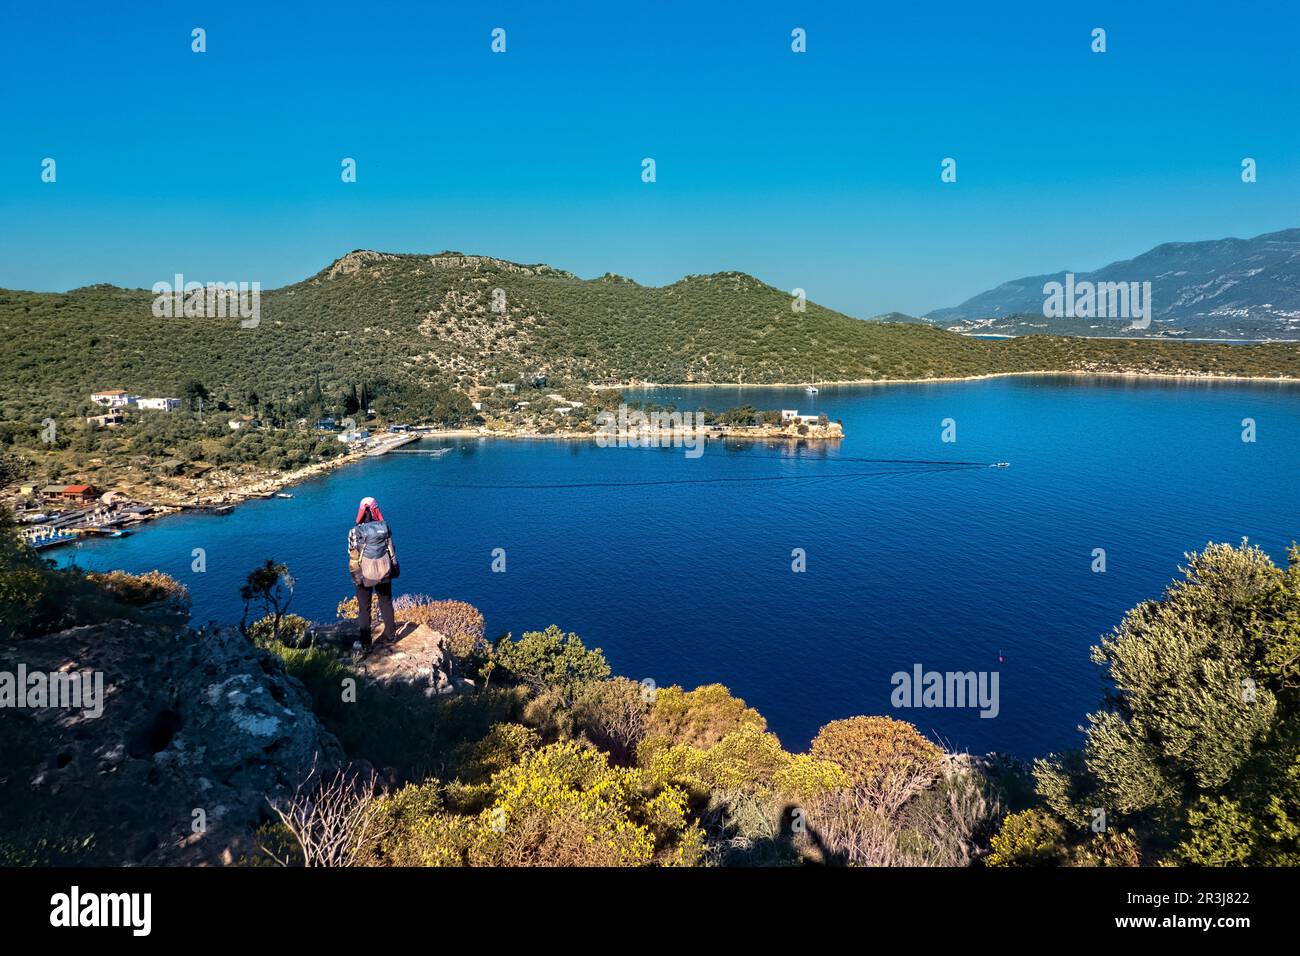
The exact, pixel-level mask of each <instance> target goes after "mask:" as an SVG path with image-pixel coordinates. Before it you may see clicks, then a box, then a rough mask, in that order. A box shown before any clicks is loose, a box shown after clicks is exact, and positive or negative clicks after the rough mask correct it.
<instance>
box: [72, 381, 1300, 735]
mask: <svg viewBox="0 0 1300 956" xmlns="http://www.w3.org/2000/svg"><path fill="white" fill-rule="evenodd" d="M631 395H632V396H633V397H638V398H648V399H652V400H655V401H659V402H667V401H676V402H679V403H680V404H681V406H682V407H685V408H690V407H698V406H699V405H706V406H708V407H710V408H714V409H721V408H725V407H728V406H732V405H736V404H741V403H745V402H748V403H752V404H754V405H756V406H758V407H763V408H772V407H784V408H798V409H799V410H800V411H805V412H825V413H826V414H827V415H829V416H830V417H831V418H833V419H841V420H843V422H844V427H845V432H846V434H847V437H846V438H845V440H844V441H843V442H841V443H839V444H838V445H836V446H828V445H816V446H809V447H801V448H791V447H788V446H786V445H780V446H772V447H769V446H764V445H753V444H739V443H727V444H723V443H711V444H710V445H709V447H708V448H707V450H706V452H705V454H704V455H703V457H701V458H698V459H695V460H691V459H688V458H686V457H685V456H684V455H683V453H682V451H681V450H680V449H615V448H605V449H602V448H599V447H597V446H596V445H595V444H594V443H592V442H567V441H564V442H561V441H523V440H521V441H504V440H480V439H472V440H454V441H442V442H432V441H431V442H422V443H420V444H419V445H415V446H410V447H411V448H412V449H417V450H418V449H429V448H434V447H441V446H444V445H450V448H451V450H450V452H448V453H447V454H445V455H442V456H440V457H439V456H433V455H428V454H392V455H389V456H387V457H384V458H378V459H373V460H369V461H366V462H363V463H360V464H357V465H355V466H351V467H348V468H345V469H342V470H341V471H339V472H336V473H334V474H332V475H329V476H326V477H323V478H320V479H316V480H313V481H310V482H307V483H304V484H302V485H298V486H296V487H294V488H293V489H291V491H292V493H293V494H294V496H295V497H294V499H293V500H292V501H287V500H278V499H271V500H266V501H257V502H251V503H249V504H246V505H241V506H240V507H239V508H238V509H237V510H236V512H235V514H233V515H231V516H228V517H209V516H193V517H175V518H169V519H165V520H163V521H159V522H157V523H155V524H153V525H150V526H146V527H145V528H144V529H143V530H141V531H138V532H137V533H136V534H135V535H133V536H132V537H130V538H128V539H125V540H122V541H98V542H87V543H84V544H82V545H80V546H79V547H77V548H75V549H70V550H67V551H64V552H62V553H61V554H60V553H58V552H56V555H58V557H59V558H60V560H62V561H65V562H66V561H76V562H77V563H79V564H81V565H82V566H85V567H88V568H93V569H106V568H125V569H128V570H133V571H141V570H147V569H152V568H159V569H161V570H163V571H166V572H168V573H169V574H172V575H174V576H176V577H177V578H179V579H180V580H182V581H183V582H185V583H186V584H187V585H188V586H189V587H190V589H191V591H192V592H193V596H194V617H195V620H196V621H200V622H201V621H206V620H209V619H217V620H221V621H227V622H232V621H235V620H237V619H238V617H239V613H240V604H239V600H238V595H237V588H238V585H239V583H240V581H241V579H242V578H243V576H245V575H246V574H247V573H248V571H249V570H250V569H251V568H252V567H253V566H254V565H255V564H257V563H258V562H260V561H261V560H264V559H265V558H267V557H274V558H275V559H276V560H277V561H284V562H287V563H288V565H289V567H290V569H291V571H292V573H293V574H294V576H295V578H296V579H297V589H296V593H295V596H294V603H293V608H292V609H293V610H294V611H296V612H297V613H300V614H303V615H305V616H307V617H311V618H315V619H321V620H326V619H332V618H333V616H334V610H335V606H336V604H337V602H338V601H339V600H340V599H341V598H343V597H345V596H347V595H348V594H349V587H350V585H349V580H348V577H347V569H346V554H345V535H346V532H347V528H348V525H349V523H350V521H351V520H352V517H353V516H354V514H355V512H356V506H357V501H358V499H360V498H361V497H362V496H364V495H373V496H375V497H376V498H377V499H378V500H379V502H380V504H381V506H382V507H383V510H384V514H385V516H386V517H387V518H388V519H389V521H390V523H391V525H392V526H393V528H394V533H395V538H396V543H397V547H398V551H399V554H400V556H401V559H402V577H401V579H400V581H399V585H400V587H399V590H407V591H413V592H422V593H427V594H430V595H432V596H435V597H456V598H460V599H463V600H467V601H470V602H471V603H473V604H475V605H477V606H478V607H480V608H482V609H483V611H484V613H485V614H486V616H487V621H488V628H489V634H491V635H496V634H498V633H500V632H503V631H507V630H509V631H513V632H514V633H515V634H516V635H517V634H519V633H520V632H522V631H525V630H533V629H538V628H543V627H545V626H546V625H548V624H552V623H554V624H559V625H560V626H561V627H563V628H565V629H567V630H573V631H577V632H578V633H579V634H581V635H582V637H583V639H584V640H585V641H587V643H588V644H589V645H595V646H599V647H601V648H603V649H604V651H605V653H606V655H607V656H608V658H609V660H610V663H611V664H612V666H613V668H614V670H615V672H617V673H621V674H626V675H628V676H630V677H634V678H637V679H642V678H646V677H649V678H653V679H654V680H655V681H656V682H657V683H658V684H659V685H661V686H663V685H667V684H671V683H680V684H683V685H686V686H688V687H691V686H695V685H697V684H701V683H708V682H714V681H717V682H721V683H724V684H726V685H728V686H729V687H731V688H732V690H733V691H734V692H735V693H737V694H738V695H740V696H742V697H744V698H745V699H746V700H747V701H748V702H749V703H750V704H751V705H752V706H754V707H757V708H758V709H759V710H760V711H761V712H762V713H763V714H764V715H765V716H766V717H767V719H768V722H769V725H770V727H771V729H772V730H774V731H775V732H776V733H777V734H779V735H780V737H781V739H782V740H783V741H784V742H785V744H786V745H787V746H789V747H792V748H796V749H800V748H802V747H804V746H805V745H806V744H807V743H808V741H809V740H810V739H811V737H812V736H813V735H814V734H815V733H816V731H817V728H818V727H819V726H820V725H822V724H823V723H825V722H826V721H829V720H832V719H835V718H837V717H846V716H851V715H854V714H874V713H890V714H893V715H895V716H898V717H901V718H904V719H908V720H911V721H913V722H915V723H916V724H917V725H918V726H920V727H921V729H922V730H924V731H926V732H927V733H929V734H931V735H932V736H934V737H935V738H936V739H939V740H942V741H944V742H945V743H947V744H948V745H950V746H952V747H956V748H962V749H970V750H972V751H986V750H993V749H996V750H1004V751H1010V752H1012V753H1016V754H1020V755H1022V756H1032V755H1035V754H1040V753H1043V752H1046V751H1049V750H1052V749H1056V748H1060V747H1062V746H1068V745H1071V744H1072V743H1074V742H1075V741H1076V740H1077V739H1078V731H1077V727H1078V724H1079V723H1080V721H1081V720H1082V719H1083V718H1084V715H1085V714H1086V713H1087V712H1088V711H1089V710H1090V709H1092V708H1094V707H1095V706H1096V705H1097V703H1098V702H1099V700H1100V698H1101V694H1102V690H1103V686H1102V682H1101V680H1100V675H1099V671H1098V668H1097V667H1096V666H1095V665H1093V664H1092V663H1091V662H1090V660H1089V656H1088V649H1089V646H1090V645H1092V644H1093V643H1095V642H1096V640H1097V638H1098V637H1099V636H1100V635H1101V634H1103V633H1104V632H1106V631H1107V630H1108V629H1109V628H1111V627H1112V626H1113V625H1115V624H1116V623H1118V621H1119V620H1120V618H1121V616H1122V615H1123V613H1124V611H1125V610H1126V609H1127V608H1130V607H1132V606H1133V605H1134V604H1136V603H1138V602H1139V601H1142V600H1144V599H1146V598H1150V597H1155V596H1158V595H1159V593H1160V591H1161V589H1162V588H1163V586H1164V585H1165V584H1166V583H1167V581H1168V580H1169V579H1170V577H1171V576H1172V575H1173V574H1174V573H1175V569H1176V567H1177V565H1178V564H1179V563H1180V562H1181V561H1182V556H1183V554H1184V552H1186V551H1188V550H1191V549H1196V548H1200V547H1202V546H1204V544H1205V543H1206V542H1207V541H1208V540H1216V541H1234V542H1235V541H1238V540H1240V539H1241V538H1243V537H1249V538H1251V539H1252V540H1253V541H1255V542H1256V543H1258V544H1260V545H1261V546H1262V547H1264V548H1265V549H1266V550H1268V551H1269V552H1270V553H1271V554H1273V555H1274V557H1275V558H1279V559H1281V558H1284V557H1285V550H1286V546H1287V545H1288V544H1289V542H1290V541H1291V540H1292V539H1293V538H1295V537H1300V534H1298V531H1300V522H1298V521H1297V515H1298V514H1300V480H1297V479H1298V478H1300V389H1297V388H1294V387H1288V386H1283V385H1259V384H1252V385H1236V384H1209V383H1205V384H1180V383H1170V382H1129V381H1124V380H1115V379H1096V380H1094V379H1079V378H1068V379H1067V378H1061V379H1057V378H1006V379H992V380H986V381H977V382H963V383H950V384H934V385H900V386H872V387H857V386H855V387H823V388H822V390H821V393H820V394H819V395H817V396H808V395H806V394H804V392H803V391H802V390H801V389H798V390H791V391H778V390H773V389H757V388H749V389H743V390H742V389H734V388H732V389H676V390H674V389H665V390H659V391H656V392H637V393H631ZM948 418H951V419H953V420H955V422H956V437H957V441H956V442H955V443H952V444H947V443H944V442H942V441H941V440H940V437H941V430H942V422H943V420H944V419H948ZM1245 418H1252V419H1254V420H1255V422H1256V424H1257V432H1258V437H1257V441H1255V442H1254V443H1245V442H1243V441H1242V439H1241V434H1242V420H1243V419H1245ZM853 458H858V459H862V458H868V459H870V458H889V459H944V460H962V461H978V462H993V461H1009V462H1010V463H1011V467H1010V468H1007V469H993V468H969V469H961V470H943V469H939V468H936V467H933V466H925V467H915V468H914V467H909V466H907V465H881V464H876V463H871V462H861V461H858V462H854V461H849V460H848V459H853ZM776 476H785V478H788V479H792V480H777V481H767V480H764V481H754V482H736V481H731V480H727V481H718V480H716V479H734V478H742V477H746V478H772V477H776ZM657 481H670V482H677V481H686V482H689V483H681V484H677V483H673V484H653V485H640V486H637V485H629V484H626V483H629V482H657ZM602 483H610V484H602ZM620 483H622V484H620ZM511 485H580V486H583V487H551V488H536V487H533V488H518V487H510V486H511ZM194 548H204V549H205V550H206V552H207V571H206V573H204V574H195V573H192V572H191V570H190V564H191V560H192V559H191V552H192V549H194ZM494 548H504V549H505V550H506V556H507V568H508V570H507V571H506V573H504V574H499V573H492V571H491V552H492V550H493V549H494ZM795 548H802V549H804V551H805V552H806V554H807V571H806V572H805V573H802V574H796V573H793V572H792V571H791V552H792V550H793V549H795ZM1097 548H1102V549H1105V553H1106V567H1107V570H1106V572H1105V573H1104V574H1099V573H1094V572H1093V571H1092V570H1091V567H1092V564H1093V552H1094V549H1097ZM918 663H919V664H922V665H923V666H924V667H925V669H927V670H930V669H934V670H939V671H956V670H961V671H967V670H974V671H997V672H999V674H1000V689H1001V701H1000V713H999V715H998V716H997V717H996V718H994V719H981V718H980V717H979V716H978V714H977V712H976V711H974V710H943V709H912V710H895V709H893V708H892V707H891V704H890V692H891V690H892V686H891V683H890V675H891V674H893V673H894V672H895V671H900V670H906V671H910V670H911V669H912V668H913V666H914V665H915V664H918Z"/></svg>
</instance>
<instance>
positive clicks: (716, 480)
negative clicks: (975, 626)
mask: <svg viewBox="0 0 1300 956" xmlns="http://www.w3.org/2000/svg"><path fill="white" fill-rule="evenodd" d="M731 460H734V461H778V462H784V463H794V464H801V465H802V464H825V463H828V462H844V463H858V464H864V463H866V464H884V465H902V466H906V467H896V468H885V469H879V470H876V471H849V472H844V471H840V472H835V473H834V474H813V475H735V476H723V477H710V478H645V479H636V480H630V481H614V480H611V481H561V482H468V481H467V482H453V481H446V482H431V483H430V485H431V486H432V487H434V488H460V489H469V490H484V491H506V490H517V491H542V490H563V489H570V488H652V487H664V486H669V485H718V484H741V483H757V482H781V481H802V482H818V481H822V482H834V483H843V482H858V481H871V480H878V479H882V478H901V477H907V476H911V475H935V474H947V473H950V472H957V471H974V470H976V469H982V468H992V467H995V465H996V463H994V462H985V461H945V460H942V459H928V458H801V459H785V458H778V457H776V456H773V455H764V456H752V457H748V458H741V459H731Z"/></svg>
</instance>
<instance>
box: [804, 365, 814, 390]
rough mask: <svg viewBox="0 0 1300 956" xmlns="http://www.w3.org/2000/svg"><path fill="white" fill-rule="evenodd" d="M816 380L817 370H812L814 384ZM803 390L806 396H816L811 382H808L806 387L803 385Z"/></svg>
mask: <svg viewBox="0 0 1300 956" xmlns="http://www.w3.org/2000/svg"><path fill="white" fill-rule="evenodd" d="M816 380H817V370H816V369H813V381H814V382H815V381H816ZM803 390H804V392H805V393H806V394H808V395H816V394H817V386H816V385H814V384H813V383H812V382H809V383H808V384H807V385H805V386H804V387H803Z"/></svg>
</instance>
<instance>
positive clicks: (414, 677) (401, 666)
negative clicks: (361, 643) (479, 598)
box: [358, 624, 456, 696]
mask: <svg viewBox="0 0 1300 956" xmlns="http://www.w3.org/2000/svg"><path fill="white" fill-rule="evenodd" d="M358 669H359V670H360V672H361V673H362V674H363V675H364V676H365V677H367V678H369V679H370V680H372V681H375V682H377V683H380V684H411V685H413V686H417V687H423V688H424V689H425V690H424V692H425V693H426V694H428V695H429V696H433V695H434V694H450V693H451V692H452V691H454V690H455V689H456V682H455V668H454V666H453V664H452V657H451V651H450V648H449V645H448V641H447V638H446V637H445V636H444V635H443V634H441V633H439V632H438V631H435V630H434V629H433V628H431V627H428V626H427V625H424V624H414V625H413V624H401V625H398V632H397V640H395V641H392V642H389V641H383V640H381V641H379V642H377V643H376V644H375V646H374V649H373V650H372V651H371V652H370V653H369V654H368V655H367V656H366V657H365V658H363V659H362V661H361V663H360V666H359V668H358Z"/></svg>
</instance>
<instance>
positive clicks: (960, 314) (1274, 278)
mask: <svg viewBox="0 0 1300 956" xmlns="http://www.w3.org/2000/svg"><path fill="white" fill-rule="evenodd" d="M1074 276H1075V283H1076V284H1077V283H1080V282H1085V281H1086V282H1094V283H1096V282H1125V283H1132V282H1150V283H1151V300H1152V304H1153V310H1152V312H1153V315H1152V322H1151V325H1150V327H1149V328H1147V329H1145V330H1135V329H1130V328H1128V326H1129V325H1130V322H1129V320H1127V319H1124V318H1116V319H1109V318H1107V319H1096V318H1094V319H1086V318H1046V317H1045V316H1044V311H1043V303H1044V300H1045V299H1046V298H1047V296H1046V295H1045V294H1044V291H1043V286H1044V285H1045V284H1046V283H1048V282H1060V283H1062V284H1064V283H1065V273H1064V272H1055V273H1048V274H1045V275H1038V276H1029V277H1026V278H1024V279H1016V280H1015V281H1013V282H1005V283H1003V284H1002V285H1000V286H998V287H997V288H995V289H991V290H989V291H988V292H983V293H981V294H979V295H977V296H975V297H974V298H971V299H967V300H966V301H965V302H963V303H962V304H961V305H959V306H956V307H955V308H950V309H936V310H934V311H933V312H930V313H928V314H927V315H926V316H925V317H924V318H923V319H920V320H918V321H921V322H925V323H926V324H930V325H937V326H939V327H941V328H945V329H949V330H951V331H954V332H966V333H971V332H974V333H987V334H1009V335H1026V334H1033V333H1040V334H1042V333H1048V334H1055V335H1093V336H1114V335H1146V336H1156V337H1178V338H1223V339H1251V340H1264V339H1287V340H1297V339H1300V229H1286V230H1283V231H1282V232H1271V233H1267V234H1265V235H1262V236H1256V237H1255V238H1253V239H1215V240H1210V241H1207V242H1167V243H1165V244H1164V245H1160V246H1156V248H1154V249H1152V250H1151V251H1150V252H1145V253H1143V254H1142V255H1140V256H1137V257H1136V258H1133V259H1127V260H1125V261H1123V262H1114V263H1111V264H1110V265H1108V266H1105V267H1103V268H1101V269H1097V270H1094V271H1091V272H1076V273H1075V274H1074ZM895 320H896V319H895Z"/></svg>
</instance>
